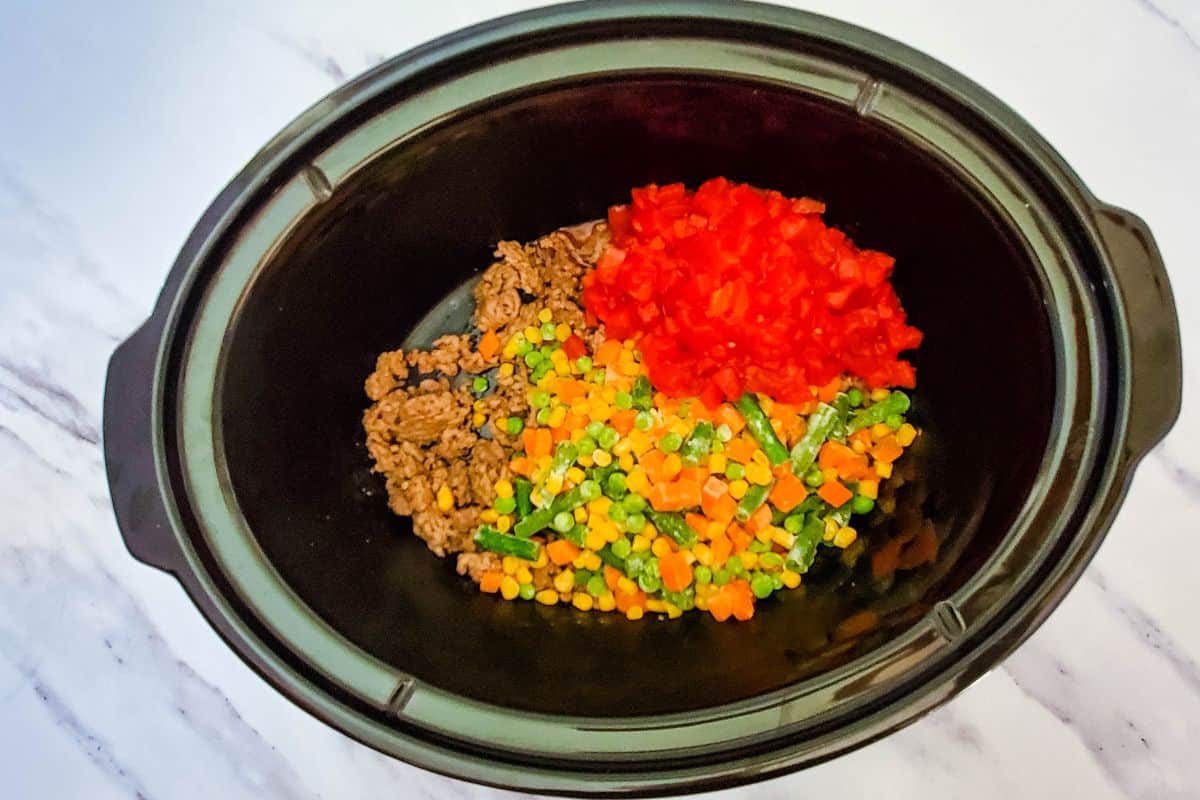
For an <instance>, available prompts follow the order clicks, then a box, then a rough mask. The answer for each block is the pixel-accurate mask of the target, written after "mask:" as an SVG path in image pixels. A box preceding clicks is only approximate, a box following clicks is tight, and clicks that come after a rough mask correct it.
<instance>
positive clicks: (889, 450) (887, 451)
mask: <svg viewBox="0 0 1200 800" xmlns="http://www.w3.org/2000/svg"><path fill="white" fill-rule="evenodd" d="M871 455H872V456H873V457H874V459H875V460H876V461H883V462H884V463H887V464H890V463H892V462H893V461H895V460H896V459H897V458H899V457H900V456H902V455H904V448H903V447H901V446H900V444H899V443H898V442H897V441H896V437H895V436H885V437H883V438H882V439H880V440H879V441H878V442H876V443H875V447H874V449H872V450H871Z"/></svg>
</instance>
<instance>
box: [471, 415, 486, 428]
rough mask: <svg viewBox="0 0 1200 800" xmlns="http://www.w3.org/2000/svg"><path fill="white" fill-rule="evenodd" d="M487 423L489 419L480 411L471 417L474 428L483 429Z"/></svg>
mask: <svg viewBox="0 0 1200 800" xmlns="http://www.w3.org/2000/svg"><path fill="white" fill-rule="evenodd" d="M485 422H487V417H486V416H484V415H483V414H482V413H480V412H478V411H476V412H475V413H474V415H472V417H471V426H472V427H474V428H482V427H483V424H484V423H485Z"/></svg>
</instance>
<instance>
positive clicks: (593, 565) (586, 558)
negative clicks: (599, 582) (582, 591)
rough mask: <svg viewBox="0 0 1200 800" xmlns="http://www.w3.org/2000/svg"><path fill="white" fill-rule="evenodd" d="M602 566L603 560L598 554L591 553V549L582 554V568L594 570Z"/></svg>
mask: <svg viewBox="0 0 1200 800" xmlns="http://www.w3.org/2000/svg"><path fill="white" fill-rule="evenodd" d="M603 566H604V562H603V561H601V560H600V556H598V555H596V554H595V553H593V552H592V551H591V550H589V551H587V552H586V553H584V554H583V568H584V569H587V570H591V571H592V572H595V571H596V570H598V569H600V568H601V567H603Z"/></svg>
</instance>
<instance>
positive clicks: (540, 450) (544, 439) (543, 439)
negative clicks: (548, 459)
mask: <svg viewBox="0 0 1200 800" xmlns="http://www.w3.org/2000/svg"><path fill="white" fill-rule="evenodd" d="M552 452H554V440H553V437H551V435H550V429H549V428H538V429H537V453H536V455H537V456H539V457H540V456H548V455H550V454H551V453H552Z"/></svg>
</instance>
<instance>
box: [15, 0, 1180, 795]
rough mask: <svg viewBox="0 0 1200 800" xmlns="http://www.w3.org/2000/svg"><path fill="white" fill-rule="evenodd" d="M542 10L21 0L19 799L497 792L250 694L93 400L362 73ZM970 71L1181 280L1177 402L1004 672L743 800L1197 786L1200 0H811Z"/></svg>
mask: <svg viewBox="0 0 1200 800" xmlns="http://www.w3.org/2000/svg"><path fill="white" fill-rule="evenodd" d="M531 5H533V4H532V3H527V2H510V1H509V0H456V1H448V2H443V3H438V4H416V3H411V2H382V0H348V2H346V3H343V4H339V6H338V8H337V10H334V8H333V7H332V6H330V5H329V4H328V3H326V2H318V0H301V1H300V2H295V3H289V4H286V5H285V4H279V3H272V2H268V1H267V0H250V2H233V0H196V1H195V2H192V3H188V4H182V3H165V4H159V3H155V2H151V0H128V2H125V3H122V4H116V5H110V4H84V3H71V2H67V1H66V0H43V2H40V3H16V4H6V5H3V6H0V96H4V97H5V98H6V103H5V110H4V112H3V114H0V520H2V522H0V720H3V725H2V726H0V770H2V774H3V775H4V776H5V777H4V781H5V783H4V784H3V787H4V788H3V790H0V796H3V797H13V798H20V799H23V798H76V797H78V798H88V799H89V800H92V799H93V798H110V797H111V798H167V799H169V800H176V799H177V798H211V797H222V798H243V797H245V798H256V799H258V798H262V799H263V800H267V799H273V798H344V797H393V796H400V797H414V796H415V797H428V798H446V797H450V798H460V797H461V798H496V797H500V796H515V795H512V794H511V793H507V792H499V791H496V790H491V789H486V788H482V787H477V786H474V785H470V784H465V783H461V782H457V781H453V780H451V779H447V778H442V777H439V776H434V775H431V774H429V773H425V772H422V771H420V770H417V769H414V768H412V767H408V766H406V765H404V764H401V763H398V762H395V761H393V760H390V759H387V758H385V757H383V756H381V755H379V754H377V753H375V752H374V751H372V750H370V749H368V748H365V747H363V746H361V745H358V744H357V743H355V742H352V741H350V740H348V739H347V738H345V737H343V736H341V735H340V734H337V733H335V732H333V731H332V730H330V729H329V728H327V727H325V726H324V725H323V724H321V723H319V722H317V721H316V720H314V719H312V718H311V717H309V716H308V715H307V714H305V713H304V712H302V711H300V710H299V709H297V708H296V707H295V706H293V705H291V704H290V703H288V702H287V701H286V700H284V699H283V698H282V697H280V696H279V695H278V694H276V693H275V692H274V691H273V690H272V689H271V688H270V687H269V686H267V685H266V684H265V683H264V682H263V681H261V680H260V679H259V678H258V677H257V676H255V675H254V674H253V673H252V672H251V671H250V670H249V669H248V668H247V667H245V665H243V664H242V663H241V662H240V661H239V660H238V659H237V657H236V656H234V655H233V654H232V653H231V652H230V651H229V650H228V649H227V648H226V647H225V646H224V645H223V644H222V643H221V641H220V640H219V639H218V638H217V636H216V635H215V634H214V633H213V632H212V630H211V629H210V628H209V627H208V626H207V624H206V623H205V622H204V621H203V620H202V619H201V618H200V616H199V615H198V614H197V613H196V612H195V609H194V608H193V607H192V606H191V604H190V602H189V601H188V600H187V598H186V597H185V596H184V595H183V592H182V591H181V590H180V589H179V587H178V585H177V584H176V583H175V582H174V581H173V580H172V579H171V578H169V577H167V576H165V575H161V574H159V573H157V572H154V571H153V570H150V569H148V568H145V567H142V566H141V565H139V564H137V563H136V562H134V561H133V560H132V559H131V558H130V557H129V556H128V554H127V553H126V551H125V549H124V546H123V544H122V543H121V540H120V537H119V535H118V533H117V531H116V526H115V523H114V522H113V519H112V516H111V511H110V508H109V503H108V496H107V489H106V484H105V480H104V471H103V465H102V460H101V455H100V448H99V441H100V410H101V396H102V386H103V380H104V371H105V367H106V362H107V359H108V356H109V354H110V353H111V351H112V348H113V347H114V346H115V345H116V344H117V343H118V342H119V341H121V340H122V339H123V338H124V337H125V336H127V335H128V334H129V333H130V332H131V331H132V330H133V329H134V327H136V325H138V324H139V323H140V322H141V320H142V319H144V317H145V316H146V314H147V313H148V312H149V309H150V307H151V304H152V303H153V300H154V298H155V296H156V294H157V292H158V289H159V287H160V286H161V282H162V279H163V277H164V276H165V274H166V270H167V268H168V267H169V265H170V263H171V261H172V259H173V257H174V255H175V253H176V251H177V250H178V248H179V246H180V245H181V243H182V242H183V240H184V238H185V237H186V235H187V233H188V231H189V229H190V228H191V226H192V224H193V223H194V221H195V219H196V218H197V217H198V216H199V214H200V213H201V212H202V211H203V210H204V208H205V207H206V206H207V204H208V203H209V202H210V200H211V198H212V197H213V196H214V195H215V194H216V193H217V192H218V191H219V190H220V188H221V186H222V185H223V184H224V182H225V181H226V180H228V179H229V178H230V177H231V176H232V175H233V174H234V173H235V172H236V171H237V169H238V168H239V167H240V166H241V165H242V164H243V163H244V162H245V161H246V160H247V159H248V158H249V157H250V156H251V155H253V153H254V151H255V150H256V148H257V147H258V146H259V145H260V144H262V143H263V142H264V141H266V140H267V139H268V138H269V137H270V136H271V135H273V134H274V133H275V132H276V131H277V130H278V129H279V128H280V127H282V126H283V125H284V124H286V123H287V122H288V121H289V120H290V119H291V118H292V117H294V116H295V115H296V114H297V113H299V112H300V111H301V110H303V109H304V108H305V107H307V106H308V105H310V104H311V103H312V102H314V101H316V100H317V99H319V98H320V97H321V96H322V95H323V94H325V93H326V92H327V91H329V90H330V89H331V88H333V87H334V86H336V85H338V84H339V83H341V82H342V81H344V80H345V79H347V78H348V77H350V76H353V75H355V74H358V73H359V72H361V71H362V70H365V69H367V68H369V67H370V66H373V65H374V64H376V63H378V62H379V61H380V60H382V59H383V58H384V57H385V55H386V54H392V53H395V52H399V51H400V50H403V49H405V48H407V47H410V46H413V45H415V44H418V43H420V42H422V41H424V40H427V39H429V38H431V37H433V36H437V35H440V34H443V33H446V32H449V31H451V30H453V29H455V28H458V27H461V26H463V25H467V24H471V23H473V22H477V21H480V20H482V19H484V18H487V17H490V16H494V15H497V14H500V13H504V12H507V11H512V10H516V9H517V8H524V7H530V6H531ZM803 5H805V6H807V7H810V8H812V9H814V10H817V11H821V12H823V13H828V14H831V15H835V16H840V17H842V18H845V19H848V20H850V21H852V22H855V23H858V24H861V25H865V26H867V27H870V28H873V29H875V30H878V31H880V32H882V33H885V34H887V35H890V36H893V37H895V38H898V39H901V40H903V41H906V42H908V43H909V44H912V45H914V46H916V47H918V48H921V49H924V50H926V51H928V52H929V53H930V54H931V55H933V56H935V57H938V58H941V59H942V60H944V61H946V62H947V63H949V64H950V65H951V66H953V67H955V68H957V69H959V70H961V71H963V72H965V73H966V74H967V75H968V76H970V77H972V78H974V79H975V80H977V81H979V82H981V83H982V84H983V85H985V86H986V87H987V88H989V89H990V90H992V91H994V92H995V93H996V94H998V95H999V96H1000V97H1001V98H1002V99H1004V100H1005V101H1006V102H1008V103H1010V104H1011V105H1013V106H1014V107H1015V108H1016V109H1017V110H1018V111H1019V112H1021V113H1022V114H1024V115H1026V116H1027V117H1028V119H1029V120H1030V121H1031V122H1032V123H1033V124H1034V125H1035V127H1037V128H1038V129H1039V130H1041V131H1042V132H1043V133H1044V134H1045V135H1046V136H1047V137H1048V138H1049V139H1050V140H1051V141H1052V142H1053V143H1054V145H1055V146H1056V147H1057V148H1059V149H1060V151H1061V152H1062V153H1063V155H1064V156H1065V157H1066V158H1067V159H1068V160H1069V161H1070V163H1071V164H1072V165H1073V166H1074V167H1075V168H1076V169H1077V170H1078V171H1079V172H1080V174H1081V176H1082V177H1083V179H1084V180H1085V181H1086V182H1087V183H1088V184H1089V185H1090V186H1091V187H1092V188H1093V189H1094V190H1095V191H1096V192H1097V194H1098V195H1099V196H1100V197H1103V198H1104V199H1106V200H1108V201H1111V202H1114V203H1116V204H1118V205H1124V206H1127V207H1129V208H1131V209H1133V210H1135V211H1137V212H1138V213H1139V214H1141V215H1142V216H1143V217H1144V218H1145V219H1146V220H1147V222H1148V223H1149V224H1150V226H1151V228H1152V229H1153V231H1154V233H1155V236H1156V238H1157V241H1158V243H1159V246H1160V248H1161V249H1162V252H1163V254H1164V257H1165V259H1166V261H1167V264H1168V268H1169V270H1170V272H1171V277H1172V281H1173V284H1174V287H1175V291H1176V296H1177V300H1178V304H1179V311H1180V317H1181V325H1182V329H1183V335H1184V352H1185V360H1186V370H1185V371H1186V375H1185V383H1186V385H1185V408H1184V414H1183V417H1182V418H1181V419H1180V422H1179V424H1178V425H1177V426H1176V428H1175V430H1174V431H1173V432H1172V434H1171V436H1170V437H1168V439H1167V440H1166V441H1165V442H1164V443H1163V444H1162V445H1161V446H1160V447H1159V448H1157V449H1156V450H1155V451H1154V452H1153V453H1152V454H1151V455H1150V456H1149V457H1148V458H1147V459H1146V461H1145V462H1144V463H1143V465H1142V467H1141V469H1140V470H1139V473H1138V476H1137V478H1136V480H1135V481H1134V482H1133V485H1132V487H1131V489H1130V493H1129V497H1128V500H1127V501H1126V504H1125V506H1124V509H1123V511H1122V513H1121V515H1120V517H1119V518H1118V520H1117V522H1116V524H1115V525H1114V527H1113V530H1112V533H1111V534H1110V536H1109V538H1108V540H1107V541H1106V543H1105V544H1104V546H1103V547H1102V548H1101V550H1100V552H1099V554H1098V556H1097V558H1096V560H1095V562H1094V564H1093V566H1092V567H1091V568H1090V569H1089V570H1088V572H1087V573H1086V574H1085V576H1084V578H1083V580H1081V582H1080V583H1079V585H1078V586H1077V587H1076V588H1075V590H1073V591H1072V592H1071V593H1070V595H1069V596H1068V597H1067V598H1066V600H1065V601H1064V602H1063V604H1062V606H1061V607H1060V608H1059V609H1058V610H1057V611H1056V612H1055V613H1054V614H1053V615H1052V616H1051V617H1050V619H1049V620H1048V621H1047V622H1046V624H1045V625H1044V626H1043V627H1042V628H1041V629H1040V630H1039V631H1038V632H1037V633H1036V634H1035V635H1034V636H1033V638H1032V639H1031V640H1030V641H1029V642H1028V643H1027V644H1026V645H1025V646H1023V647H1022V648H1021V649H1020V650H1019V651H1018V652H1017V653H1016V654H1014V655H1013V656H1012V657H1011V658H1010V659H1008V660H1007V661H1006V662H1005V663H1004V664H1003V665H1002V666H1001V667H1000V668H998V669H997V670H994V671H993V672H992V673H991V674H989V675H988V676H986V677H985V678H983V679H982V680H980V681H979V682H978V683H977V684H976V685H975V686H973V687H971V688H970V689H968V690H967V691H966V692H964V693H963V694H962V695H961V696H960V697H958V698H957V699H955V700H954V701H953V702H952V703H950V704H949V705H948V706H945V707H944V708H942V709H939V710H938V711H936V712H934V713H932V714H930V715H929V716H928V717H926V718H925V719H923V720H921V721H920V722H918V723H916V724H915V725H913V726H911V727H909V728H907V729H905V730H903V731H901V732H900V733H898V734H896V735H894V736H891V737H888V738H887V739H885V740H883V741H881V742H879V743H876V744H874V745H871V746H869V747H867V748H864V749H862V750H860V751H858V752H856V753H853V754H851V755H849V756H846V757H843V758H839V759H837V760H835V761H833V762H830V763H828V764H824V765H821V766H819V767H817V768H814V769H811V770H808V771H806V772H805V773H802V774H799V775H793V776H789V777H786V778H782V779H777V780H774V781H770V782H767V783H765V784H760V785H757V786H753V787H746V788H742V789H737V790H731V791H729V792H722V793H720V794H722V795H723V796H727V797H761V798H776V797H778V798H791V797H796V796H827V797H864V798H865V797H880V796H887V797H910V796H912V797H916V796H920V797H922V798H961V797H971V798H1009V797H1013V796H1017V797H1029V798H1038V797H1064V796H1071V797H1075V796H1079V797H1088V798H1121V797H1132V798H1185V797H1196V796H1198V795H1200V759H1197V758H1196V753H1197V747H1196V742H1197V741H1200V623H1198V622H1197V619H1198V617H1197V614H1196V594H1195V591H1194V589H1193V588H1191V587H1194V586H1195V571H1196V570H1195V564H1196V563H1197V562H1198V561H1200V523H1198V522H1197V519H1200V455H1198V452H1200V414H1198V413H1197V412H1195V411H1194V410H1193V409H1192V408H1191V407H1190V406H1191V405H1194V403H1190V402H1189V401H1190V398H1191V397H1192V396H1194V395H1196V394H1197V393H1198V391H1200V384H1198V381H1200V379H1198V378H1197V377H1196V376H1197V375H1200V369H1198V368H1197V363H1198V362H1197V361H1196V356H1195V355H1194V354H1195V353H1200V311H1198V310H1197V299H1198V294H1200V275H1198V273H1197V271H1196V270H1195V269H1193V267H1192V265H1193V264H1195V262H1196V260H1197V245H1196V244H1195V229H1196V221H1197V219H1198V215H1200V201H1197V199H1196V187H1197V186H1200V148H1197V147H1196V143H1197V142H1198V141H1200V91H1197V88H1196V87H1197V86H1198V85H1200V45H1198V44H1197V43H1198V42H1200V3H1196V2H1194V0H1097V2H1091V3H1087V4H1086V5H1085V4H1080V3H1072V2H1067V0H1043V1H1042V2H1037V3H1034V2H1015V3H1004V4H1000V3H989V4H961V3H955V2H952V1H951V0H919V1H918V2H914V3H908V4H892V3H887V2H884V1H883V0H877V1H874V2H873V1H872V0H842V2H836V3H835V2H831V1H830V0H824V1H823V2H812V3H806V4H803Z"/></svg>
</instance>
